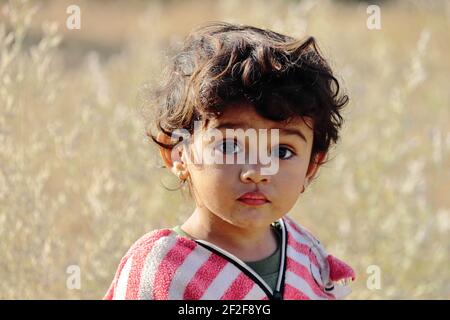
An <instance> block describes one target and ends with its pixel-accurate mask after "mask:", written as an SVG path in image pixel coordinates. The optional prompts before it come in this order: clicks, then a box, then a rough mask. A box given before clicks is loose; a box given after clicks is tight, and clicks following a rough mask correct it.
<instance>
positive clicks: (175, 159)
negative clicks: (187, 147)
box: [156, 132, 187, 177]
mask: <svg viewBox="0 0 450 320" xmlns="http://www.w3.org/2000/svg"><path fill="white" fill-rule="evenodd" d="M156 140H157V141H158V142H161V143H163V144H168V145H172V144H173V143H174V141H172V139H171V138H170V137H169V136H168V135H166V134H165V133H163V132H159V133H158V135H157V136H156ZM159 154H160V155H161V159H162V160H163V163H164V165H165V166H166V167H167V168H168V169H170V171H172V172H173V173H174V174H175V175H176V176H178V177H180V172H182V176H181V177H183V176H184V175H185V173H186V171H187V170H186V165H185V163H184V162H183V159H182V147H181V146H180V145H178V146H176V147H174V148H173V149H166V148H163V147H161V146H159Z"/></svg>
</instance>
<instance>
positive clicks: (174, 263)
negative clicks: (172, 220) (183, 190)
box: [103, 215, 355, 300]
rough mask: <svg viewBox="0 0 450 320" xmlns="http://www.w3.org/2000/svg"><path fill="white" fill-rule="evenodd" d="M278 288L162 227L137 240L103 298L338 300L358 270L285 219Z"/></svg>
mask: <svg viewBox="0 0 450 320" xmlns="http://www.w3.org/2000/svg"><path fill="white" fill-rule="evenodd" d="M278 222H279V224H280V226H281V230H282V248H281V263H280V271H279V274H278V280H277V285H276V288H275V290H272V288H271V287H269V286H268V285H267V283H266V282H265V281H264V280H263V279H262V278H261V277H260V276H259V275H258V274H257V273H256V272H254V271H253V270H252V269H251V268H250V267H248V266H247V265H246V264H245V263H244V262H243V261H242V260H240V259H239V258H237V257H236V256H234V255H232V254H231V253H229V252H227V251H225V250H223V249H221V248H219V247H217V246H215V245H214V244H212V243H209V242H206V241H203V240H195V241H194V240H192V239H189V238H186V237H182V236H179V235H178V234H176V233H175V232H174V231H173V230H171V229H158V230H154V231H152V232H149V233H147V234H146V235H144V236H143V237H141V238H140V239H139V240H137V241H136V242H135V243H134V244H133V245H132V246H131V248H130V249H129V250H128V252H127V253H126V255H125V256H124V257H123V258H122V260H121V261H120V264H119V267H118V269H117V271H116V274H115V276H114V279H113V281H112V283H111V285H110V287H109V289H108V291H107V293H106V294H105V296H104V297H103V299H105V300H111V299H155V300H156V299H158V300H166V299H170V300H198V299H202V300H221V299H222V300H250V299H251V300H267V299H286V300H288V299H289V300H304V299H339V298H342V297H344V296H345V295H347V294H348V293H349V292H350V290H349V287H348V286H347V282H348V281H349V280H350V279H351V280H354V279H355V273H354V271H353V269H352V268H351V267H350V266H348V265H347V264H345V263H344V262H342V261H340V260H339V259H337V258H335V257H333V256H331V255H329V254H327V252H326V251H325V249H324V248H323V246H322V245H321V244H320V242H319V241H318V240H317V239H316V238H314V237H313V236H312V235H311V233H309V232H308V231H307V230H306V229H305V228H303V227H302V226H300V225H298V224H297V223H295V222H294V221H293V220H292V219H291V218H290V217H288V216H287V215H285V216H284V217H283V218H281V219H279V220H278Z"/></svg>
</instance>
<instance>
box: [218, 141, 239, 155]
mask: <svg viewBox="0 0 450 320" xmlns="http://www.w3.org/2000/svg"><path fill="white" fill-rule="evenodd" d="M218 148H219V150H220V152H222V153H224V154H232V153H237V152H239V151H240V150H241V148H240V146H239V144H238V143H237V141H236V140H223V141H222V142H221V143H219V144H218Z"/></svg>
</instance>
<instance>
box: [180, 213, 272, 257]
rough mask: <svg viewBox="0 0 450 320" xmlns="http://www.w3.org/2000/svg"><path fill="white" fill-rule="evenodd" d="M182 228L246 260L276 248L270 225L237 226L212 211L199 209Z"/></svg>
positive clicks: (266, 255) (269, 253)
mask: <svg viewBox="0 0 450 320" xmlns="http://www.w3.org/2000/svg"><path fill="white" fill-rule="evenodd" d="M181 228H182V229H183V230H184V231H185V232H186V233H188V234H189V235H190V236H191V237H193V238H196V239H201V240H205V241H208V242H210V243H213V244H214V245H216V246H218V247H220V248H222V249H224V250H226V251H228V252H230V253H232V254H233V255H235V256H237V257H238V258H239V259H241V260H243V261H248V262H250V261H257V260H260V259H264V258H266V257H268V256H270V255H271V254H272V253H273V252H274V251H275V250H276V249H277V241H276V237H275V235H274V233H273V231H272V228H271V227H270V225H267V226H263V227H254V226H252V227H249V228H245V227H239V226H235V225H233V224H231V223H229V222H227V221H225V220H223V219H222V218H220V217H218V216H217V215H215V214H214V213H212V212H209V211H204V210H201V209H200V208H198V207H197V208H196V209H195V210H194V212H193V213H192V215H191V216H190V217H189V218H188V220H187V221H186V222H185V223H184V224H183V225H182V226H181Z"/></svg>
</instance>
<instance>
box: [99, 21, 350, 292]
mask: <svg viewBox="0 0 450 320" xmlns="http://www.w3.org/2000/svg"><path fill="white" fill-rule="evenodd" d="M172 62H173V63H172V65H171V69H170V76H169V81H168V82H167V84H166V85H165V87H163V89H162V90H159V91H158V94H157V96H156V98H157V99H156V100H155V101H156V102H158V104H157V106H158V109H157V111H158V112H157V117H156V119H155V123H156V126H157V128H158V130H159V132H158V134H157V135H156V136H154V135H153V134H151V133H149V136H150V137H151V138H152V139H153V141H154V142H155V143H157V144H158V146H159V149H160V154H161V157H162V160H163V162H164V164H165V166H166V167H168V168H170V170H171V171H172V172H173V173H174V174H175V175H176V176H177V177H178V178H179V179H180V181H181V183H182V184H185V183H186V182H187V184H188V188H189V192H190V194H191V196H192V197H193V198H194V200H195V204H196V208H195V210H194V212H193V213H192V215H191V216H190V217H189V218H188V219H187V220H186V221H185V222H184V223H183V224H182V225H181V226H176V227H174V228H172V229H159V230H154V231H151V232H149V233H147V234H146V235H144V236H143V237H141V238H140V239H139V240H137V241H136V242H135V243H134V244H133V245H132V246H131V248H130V249H129V250H128V252H127V253H126V255H125V256H124V257H123V258H122V260H121V262H120V264H119V267H118V269H117V271H116V274H115V277H114V279H113V281H112V283H111V286H110V288H109V289H108V291H107V293H106V295H105V296H104V298H103V299H171V300H176V299H184V300H196V299H210V300H215V299H235V300H241V299H336V298H342V297H344V296H345V295H347V294H348V293H349V288H348V286H347V282H349V280H350V279H351V280H354V279H355V274H354V272H353V270H352V269H351V267H349V266H348V265H347V264H345V263H344V262H342V261H340V260H338V259H337V258H335V257H333V256H332V255H329V254H328V253H327V252H326V251H325V249H324V248H323V246H322V245H321V244H320V242H319V241H318V240H317V239H316V238H315V237H314V236H312V235H311V234H310V233H309V232H308V231H307V230H305V228H303V227H302V226H300V225H299V224H297V223H296V222H295V221H294V220H292V218H290V217H289V216H288V215H287V212H288V211H289V210H290V209H291V208H292V207H293V206H294V204H295V203H296V201H297V199H298V198H299V196H300V194H301V193H303V192H304V191H305V188H306V187H307V186H308V184H309V183H310V182H311V180H312V179H313V178H314V177H315V175H316V173H317V170H318V168H319V167H320V166H321V165H322V164H323V163H324V162H325V161H326V156H327V152H328V150H329V148H330V146H331V144H332V143H336V142H337V140H338V130H339V128H340V127H341V125H342V122H343V119H342V117H341V115H340V110H341V108H342V107H343V106H344V105H345V104H346V103H347V101H348V97H347V96H346V95H340V94H339V83H338V81H337V80H336V78H335V77H334V76H333V73H332V71H331V69H330V67H329V66H328V64H327V62H326V61H325V60H324V58H322V56H321V55H320V53H319V51H318V49H317V46H316V43H315V40H314V38H312V37H309V38H307V39H306V40H305V41H300V40H295V39H293V38H291V37H288V36H285V35H282V34H279V33H276V32H272V31H270V30H263V29H259V28H255V27H250V26H243V25H235V24H229V23H223V22H214V23H209V24H207V25H205V26H203V27H201V28H199V29H197V30H195V31H194V32H192V33H191V34H190V35H189V36H188V38H187V39H186V42H185V44H184V47H183V48H182V50H181V51H180V52H179V53H178V54H177V55H176V56H175V58H174V59H173V61H172ZM232 129H236V130H232ZM276 129H278V130H276ZM243 130H247V131H246V132H247V133H250V134H248V135H247V134H246V135H245V136H244V137H243V138H242V132H243ZM252 130H253V131H252ZM266 130H271V132H273V133H274V134H273V135H270V144H269V142H268V140H267V139H266V138H267V137H266V138H264V136H263V135H261V134H262V133H265V132H267V131H266ZM211 132H213V134H212V135H211ZM255 132H257V133H259V136H258V137H259V138H258V139H255V137H256V136H257V135H256V134H254V135H252V134H251V133H255ZM223 136H226V137H227V138H228V137H230V139H223ZM211 137H213V138H214V137H215V139H213V141H211V139H210V138H211ZM217 137H219V138H217ZM246 138H248V139H246ZM272 140H273V141H275V143H273V141H272ZM249 141H250V142H249ZM278 142H279V143H278ZM255 143H256V144H257V145H258V148H259V151H260V153H259V155H260V156H261V151H262V150H266V149H267V148H268V147H269V150H270V151H269V160H270V162H271V163H270V164H271V166H272V164H273V163H275V165H274V167H275V168H274V170H272V172H267V170H266V171H264V170H263V169H264V168H266V169H267V166H264V165H262V164H261V162H262V161H253V162H252V161H250V160H248V159H247V158H245V159H244V160H245V161H240V162H239V161H236V160H237V159H236V157H239V156H242V155H244V157H245V154H246V153H245V151H246V150H248V149H249V148H251V147H254V146H255ZM274 144H275V147H273V148H272V146H273V145H274ZM253 150H254V149H253ZM250 155H251V154H250V153H249V156H250ZM230 159H231V160H234V162H232V163H230V162H229V161H228V162H227V161H225V162H224V161H223V160H230ZM241 160H242V158H241ZM236 162H237V163H236Z"/></svg>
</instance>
